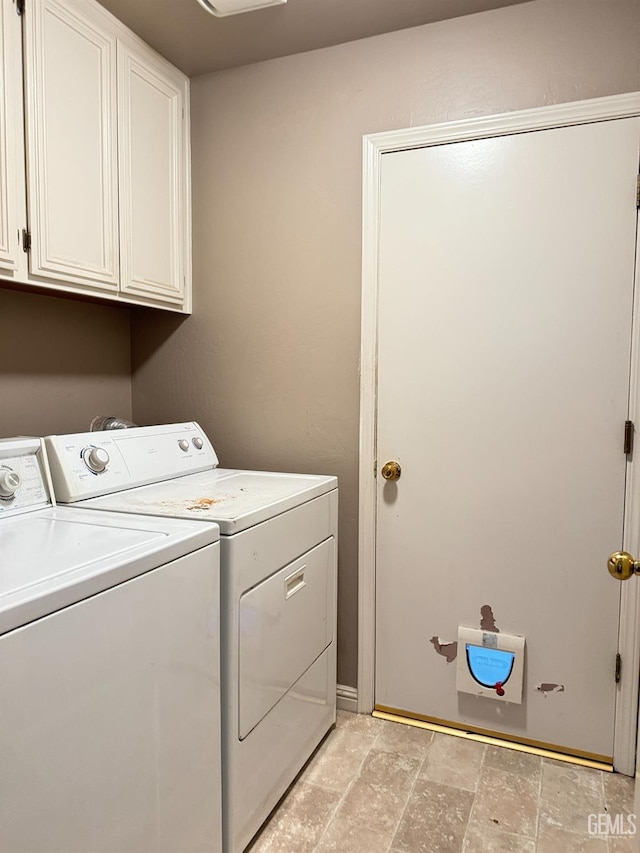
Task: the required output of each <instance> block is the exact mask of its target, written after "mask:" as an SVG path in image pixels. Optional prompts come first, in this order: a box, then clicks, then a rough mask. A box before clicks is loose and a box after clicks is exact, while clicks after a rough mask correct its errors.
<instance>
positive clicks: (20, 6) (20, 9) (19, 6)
mask: <svg viewBox="0 0 640 853" xmlns="http://www.w3.org/2000/svg"><path fill="white" fill-rule="evenodd" d="M24 2H25V0H16V12H17V13H18V14H19V15H24Z"/></svg>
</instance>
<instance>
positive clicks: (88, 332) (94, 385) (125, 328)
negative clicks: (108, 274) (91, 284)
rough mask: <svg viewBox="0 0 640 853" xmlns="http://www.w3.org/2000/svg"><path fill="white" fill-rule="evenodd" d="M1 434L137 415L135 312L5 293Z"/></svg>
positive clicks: (76, 427) (81, 426)
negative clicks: (133, 372) (132, 355)
mask: <svg viewBox="0 0 640 853" xmlns="http://www.w3.org/2000/svg"><path fill="white" fill-rule="evenodd" d="M0 318H2V323H1V326H2V339H1V343H0V437H8V436H13V435H47V434H49V433H54V432H77V431H80V430H85V429H88V428H89V422H90V420H91V418H92V417H93V416H94V415H97V414H112V413H117V414H119V415H123V416H124V417H131V414H130V413H131V363H130V362H131V359H130V334H129V325H130V324H129V311H128V310H127V309H121V308H113V307H111V306H107V305H89V304H87V303H83V302H75V301H71V300H69V299H60V298H53V297H50V296H42V295H40V294H31V293H20V292H17V291H1V290H0Z"/></svg>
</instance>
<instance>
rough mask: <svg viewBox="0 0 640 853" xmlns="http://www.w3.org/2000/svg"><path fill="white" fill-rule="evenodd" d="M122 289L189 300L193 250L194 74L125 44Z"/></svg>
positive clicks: (121, 73) (121, 54)
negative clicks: (189, 127) (189, 125)
mask: <svg viewBox="0 0 640 853" xmlns="http://www.w3.org/2000/svg"><path fill="white" fill-rule="evenodd" d="M118 82H119V120H118V124H119V152H120V245H121V247H122V252H121V290H122V291H123V292H125V293H130V294H132V295H133V294H136V295H142V296H148V297H149V298H154V299H158V298H160V299H162V300H163V301H171V302H182V301H183V299H184V293H185V277H186V275H187V271H186V267H187V259H186V255H187V252H188V239H189V228H188V209H187V201H186V189H187V181H188V141H187V139H186V137H185V127H186V121H185V117H184V111H185V108H186V105H187V98H188V88H187V87H188V81H187V80H186V78H184V76H183V75H181V74H180V73H179V72H177V71H175V70H174V69H171V68H169V67H167V66H166V64H165V63H163V62H162V60H160V59H159V58H158V57H156V56H155V54H153V52H152V51H149V52H148V53H147V52H146V51H144V50H143V49H136V50H135V51H134V50H133V49H131V48H129V47H128V46H127V45H124V44H121V43H119V44H118Z"/></svg>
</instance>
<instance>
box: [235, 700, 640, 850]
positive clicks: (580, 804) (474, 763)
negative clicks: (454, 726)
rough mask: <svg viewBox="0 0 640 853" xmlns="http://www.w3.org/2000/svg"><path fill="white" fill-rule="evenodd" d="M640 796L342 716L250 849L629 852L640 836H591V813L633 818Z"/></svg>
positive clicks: (490, 751)
mask: <svg viewBox="0 0 640 853" xmlns="http://www.w3.org/2000/svg"><path fill="white" fill-rule="evenodd" d="M633 796H634V785H633V782H632V780H631V779H629V778H628V777H626V776H620V775H618V774H612V773H605V772H601V771H597V770H591V769H588V768H584V767H578V766H575V765H571V764H566V763H563V762H559V761H554V760H552V759H547V758H539V757H538V756H534V755H527V754H525V753H522V752H516V751H515V750H510V749H504V748H502V747H494V746H485V745H484V744H480V743H476V742H475V741H470V740H464V739H462V738H456V737H451V736H449V735H442V734H433V733H432V732H429V731H426V730H425V729H419V728H415V727H413V726H407V725H403V724H401V723H391V722H387V721H384V720H378V719H375V718H373V717H369V716H365V715H358V714H351V713H348V712H346V711H338V720H337V724H336V728H335V729H334V730H333V731H331V732H330V733H329V735H328V737H327V738H326V739H325V741H324V742H323V743H322V745H321V746H320V748H319V749H318V751H317V752H316V754H315V755H314V757H313V758H312V759H311V761H310V762H309V763H308V764H307V766H306V768H305V769H304V770H303V771H302V773H301V774H300V776H299V777H298V779H297V780H296V782H295V784H294V785H293V786H292V787H291V788H290V790H289V791H288V793H287V795H286V796H285V797H284V798H283V800H282V801H281V803H280V804H279V806H278V808H277V809H276V810H275V811H274V813H273V814H272V816H271V818H270V820H269V822H268V823H267V824H266V825H265V826H264V827H263V829H262V832H261V833H260V835H259V836H258V837H257V838H256V839H255V840H254V842H253V844H252V846H251V847H250V848H249V850H250V851H251V853H311V851H314V853H330V851H334V853H457V851H464V853H520V851H522V853H533V851H538V853H574V851H575V853H626V851H632V850H633V851H635V850H638V849H640V844H638V841H639V840H640V839H632V838H631V837H630V836H626V837H615V838H614V837H609V838H608V839H606V838H602V837H598V836H596V835H590V834H589V824H588V820H589V815H590V814H595V815H598V814H606V813H608V814H610V815H612V816H615V815H617V814H622V815H624V818H625V821H627V820H628V815H629V814H630V813H632V812H633ZM639 817H640V816H639ZM592 820H593V819H592ZM625 825H626V828H627V829H628V828H629V824H628V823H626V824H625ZM639 832H640V827H639Z"/></svg>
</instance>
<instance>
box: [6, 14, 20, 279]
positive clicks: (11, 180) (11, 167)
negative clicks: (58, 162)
mask: <svg viewBox="0 0 640 853" xmlns="http://www.w3.org/2000/svg"><path fill="white" fill-rule="evenodd" d="M21 98H22V85H21V69H20V18H19V17H18V15H17V12H16V7H15V4H14V3H12V2H11V0H0V271H2V272H6V271H10V270H17V269H18V263H19V258H20V251H21V250H20V245H19V229H20V225H24V224H26V223H25V222H24V220H23V219H21V218H20V216H19V210H18V207H19V205H20V207H21V208H23V207H24V175H23V167H22V162H21V161H22V149H21V147H20V144H21V134H20V133H19V131H20V128H21V126H22V108H21ZM21 193H22V196H23V198H22V199H21V198H20V194H21ZM20 202H22V204H20Z"/></svg>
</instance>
